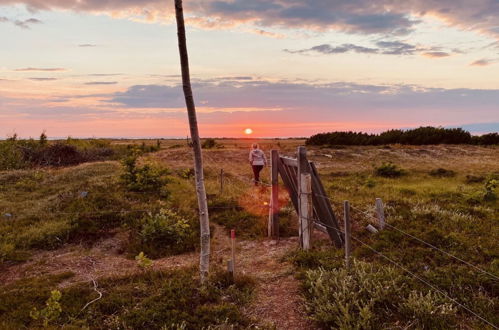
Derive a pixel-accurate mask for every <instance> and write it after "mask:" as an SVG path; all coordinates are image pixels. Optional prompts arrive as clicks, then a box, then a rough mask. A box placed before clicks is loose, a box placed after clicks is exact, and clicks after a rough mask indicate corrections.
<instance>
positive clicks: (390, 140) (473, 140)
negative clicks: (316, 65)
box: [306, 126, 499, 146]
mask: <svg viewBox="0 0 499 330" xmlns="http://www.w3.org/2000/svg"><path fill="white" fill-rule="evenodd" d="M306 144H307V145H362V146H367V145H371V146H375V145H384V144H405V145H428V144H474V145H495V144H499V134H498V133H489V134H484V135H481V136H472V135H471V133H470V132H467V131H465V130H463V129H462V128H443V127H432V126H426V127H419V128H415V129H409V130H400V129H392V130H388V131H385V132H382V133H380V134H369V133H363V132H352V131H348V132H330V133H320V134H315V135H312V136H311V137H310V138H308V139H307V141H306Z"/></svg>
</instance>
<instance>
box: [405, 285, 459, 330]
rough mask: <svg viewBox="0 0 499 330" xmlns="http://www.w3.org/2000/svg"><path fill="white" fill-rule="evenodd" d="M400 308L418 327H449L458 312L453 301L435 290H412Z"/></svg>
mask: <svg viewBox="0 0 499 330" xmlns="http://www.w3.org/2000/svg"><path fill="white" fill-rule="evenodd" d="M399 308H400V311H401V313H402V315H404V316H406V317H407V318H408V319H410V320H412V322H411V323H412V324H413V325H414V326H415V327H416V328H418V329H448V328H449V324H452V321H453V318H454V317H455V316H456V312H457V309H456V307H455V306H454V305H453V304H452V303H449V302H447V301H446V298H444V297H443V296H442V295H440V294H438V293H436V292H433V291H428V293H427V294H423V293H421V292H418V291H412V292H411V293H410V294H409V296H408V297H407V298H406V299H405V300H404V301H402V302H401V303H400V304H399Z"/></svg>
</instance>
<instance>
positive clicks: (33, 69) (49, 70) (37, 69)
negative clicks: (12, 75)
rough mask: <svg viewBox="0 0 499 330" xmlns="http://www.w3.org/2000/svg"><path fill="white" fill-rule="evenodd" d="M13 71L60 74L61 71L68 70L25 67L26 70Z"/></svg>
mask: <svg viewBox="0 0 499 330" xmlns="http://www.w3.org/2000/svg"><path fill="white" fill-rule="evenodd" d="M14 71H18V72H62V71H68V69H65V68H34V67H27V68H20V69H15V70H14Z"/></svg>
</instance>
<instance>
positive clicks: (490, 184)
mask: <svg viewBox="0 0 499 330" xmlns="http://www.w3.org/2000/svg"><path fill="white" fill-rule="evenodd" d="M497 184H498V181H497V180H495V179H489V180H487V182H485V187H484V188H485V193H484V195H483V199H484V200H486V201H495V200H496V199H497V195H496V188H497Z"/></svg>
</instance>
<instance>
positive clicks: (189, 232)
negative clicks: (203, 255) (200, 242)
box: [131, 209, 197, 258]
mask: <svg viewBox="0 0 499 330" xmlns="http://www.w3.org/2000/svg"><path fill="white" fill-rule="evenodd" d="M196 228H197V227H194V226H193V225H192V224H191V223H190V222H189V221H188V220H187V219H185V218H184V217H182V216H181V215H179V214H177V213H176V212H174V211H172V210H170V209H161V210H160V211H159V213H156V214H148V215H147V216H145V217H144V218H143V219H142V221H141V223H140V225H139V226H138V228H137V229H136V231H134V233H133V234H132V238H133V240H134V241H135V242H134V243H132V245H131V246H132V248H133V249H135V250H137V251H139V250H140V251H141V252H142V251H143V252H144V253H145V254H147V255H148V256H150V257H152V258H158V257H162V256H165V255H167V254H172V253H180V252H184V251H187V250H192V249H193V248H194V247H195V245H196V242H197V239H196V238H197V235H196Z"/></svg>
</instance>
